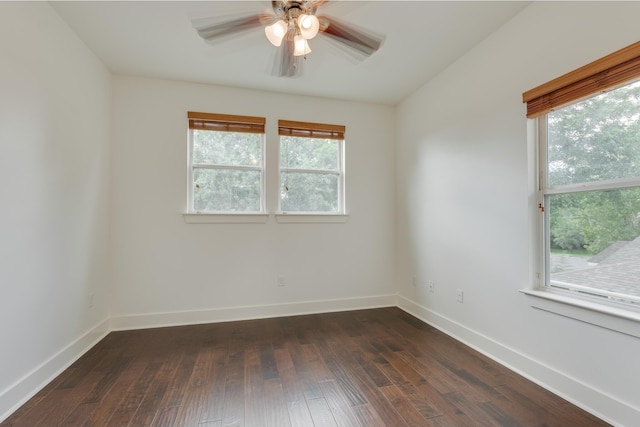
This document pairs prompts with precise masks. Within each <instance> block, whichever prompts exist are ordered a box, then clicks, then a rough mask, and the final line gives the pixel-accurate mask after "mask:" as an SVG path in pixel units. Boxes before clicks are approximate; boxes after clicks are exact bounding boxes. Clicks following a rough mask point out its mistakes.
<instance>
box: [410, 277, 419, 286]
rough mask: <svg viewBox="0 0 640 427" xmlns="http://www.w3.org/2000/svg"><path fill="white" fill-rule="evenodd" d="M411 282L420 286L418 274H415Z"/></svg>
mask: <svg viewBox="0 0 640 427" xmlns="http://www.w3.org/2000/svg"><path fill="white" fill-rule="evenodd" d="M411 283H412V284H413V287H414V288H415V287H416V286H418V276H416V275H415V274H414V275H413V278H412V279H411Z"/></svg>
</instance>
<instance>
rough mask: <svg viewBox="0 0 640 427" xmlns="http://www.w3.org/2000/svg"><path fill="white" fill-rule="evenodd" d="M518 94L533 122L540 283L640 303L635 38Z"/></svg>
mask: <svg viewBox="0 0 640 427" xmlns="http://www.w3.org/2000/svg"><path fill="white" fill-rule="evenodd" d="M534 95H535V96H534ZM523 97H524V100H525V102H527V107H528V117H531V118H536V120H537V121H538V129H537V131H538V132H537V134H538V148H539V150H538V154H539V155H538V157H539V161H538V164H539V176H538V178H539V179H538V181H539V205H538V210H539V218H540V231H541V239H540V240H541V245H540V246H541V260H542V265H541V270H540V271H541V273H540V278H541V285H542V286H543V287H544V288H546V289H549V290H554V291H559V292H566V293H568V295H573V296H576V297H580V298H587V299H591V300H592V301H600V302H606V303H614V304H616V305H619V304H622V305H625V306H627V307H629V308H630V307H635V308H636V309H637V308H640V43H637V44H635V45H632V46H630V47H628V48H625V49H623V50H621V51H618V52H616V53H614V54H612V55H609V56H608V57H605V58H603V59H602V60H599V61H596V62H594V63H592V64H589V65H588V66H585V67H583V68H581V69H579V70H576V71H575V72H573V73H569V74H567V75H565V76H562V77H561V78H558V79H556V80H554V81H552V82H549V83H547V84H546V85H543V86H541V87H540V88H536V89H534V90H532V91H530V92H529V93H525V94H524V95H523Z"/></svg>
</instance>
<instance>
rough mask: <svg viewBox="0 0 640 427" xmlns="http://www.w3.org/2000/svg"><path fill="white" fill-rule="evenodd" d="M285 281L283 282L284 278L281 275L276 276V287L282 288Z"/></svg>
mask: <svg viewBox="0 0 640 427" xmlns="http://www.w3.org/2000/svg"><path fill="white" fill-rule="evenodd" d="M285 283H286V281H285V280H284V276H283V275H282V274H281V275H279V276H278V286H284V285H285Z"/></svg>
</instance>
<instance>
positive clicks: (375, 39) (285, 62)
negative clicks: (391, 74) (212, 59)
mask: <svg viewBox="0 0 640 427" xmlns="http://www.w3.org/2000/svg"><path fill="white" fill-rule="evenodd" d="M326 2H327V0H272V1H271V7H272V9H273V12H271V11H269V12H265V13H258V14H254V15H250V16H241V17H235V18H225V19H222V20H218V22H216V23H213V24H212V23H211V21H209V22H208V23H204V24H202V23H201V22H202V20H194V21H192V23H193V26H194V28H195V29H196V30H197V32H198V34H199V35H200V37H202V38H203V39H204V40H206V41H207V42H215V41H218V40H220V39H221V38H224V37H227V36H229V35H233V34H236V33H239V32H242V31H246V30H251V29H253V28H256V27H260V26H264V32H265V36H266V38H267V39H268V40H269V42H271V44H272V45H274V46H275V47H277V48H278V50H277V52H276V56H275V60H274V63H273V69H272V74H273V75H275V76H278V77H294V76H299V75H301V74H302V59H304V58H306V56H307V54H309V53H311V48H310V47H309V40H311V39H313V38H314V37H316V36H317V35H322V36H324V37H326V38H327V39H328V40H330V41H333V42H336V44H337V45H338V46H340V47H343V48H345V51H347V52H348V53H351V54H352V56H353V57H354V58H356V59H359V60H362V59H365V58H367V57H369V56H371V55H372V54H373V53H375V52H376V51H377V50H378V49H380V47H381V46H382V41H383V37H381V36H379V35H377V34H375V33H373V32H370V31H368V30H365V29H363V28H360V27H357V26H355V25H352V24H346V23H344V22H341V21H340V20H338V19H336V18H333V17H329V16H326V15H316V13H317V11H318V8H320V7H321V6H323V5H324V4H325V3H326Z"/></svg>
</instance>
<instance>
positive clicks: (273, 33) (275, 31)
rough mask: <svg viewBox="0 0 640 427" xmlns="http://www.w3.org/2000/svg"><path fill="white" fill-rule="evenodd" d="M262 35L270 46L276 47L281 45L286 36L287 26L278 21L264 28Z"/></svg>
mask: <svg viewBox="0 0 640 427" xmlns="http://www.w3.org/2000/svg"><path fill="white" fill-rule="evenodd" d="M264 33H265V34H266V36H267V39H269V41H270V42H271V44H272V45H274V46H276V47H278V46H280V45H281V44H282V39H283V38H284V36H285V34H287V24H286V23H285V22H284V21H283V20H282V19H280V20H278V21H276V22H275V23H274V24H272V25H269V26H267V27H265V29H264Z"/></svg>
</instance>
